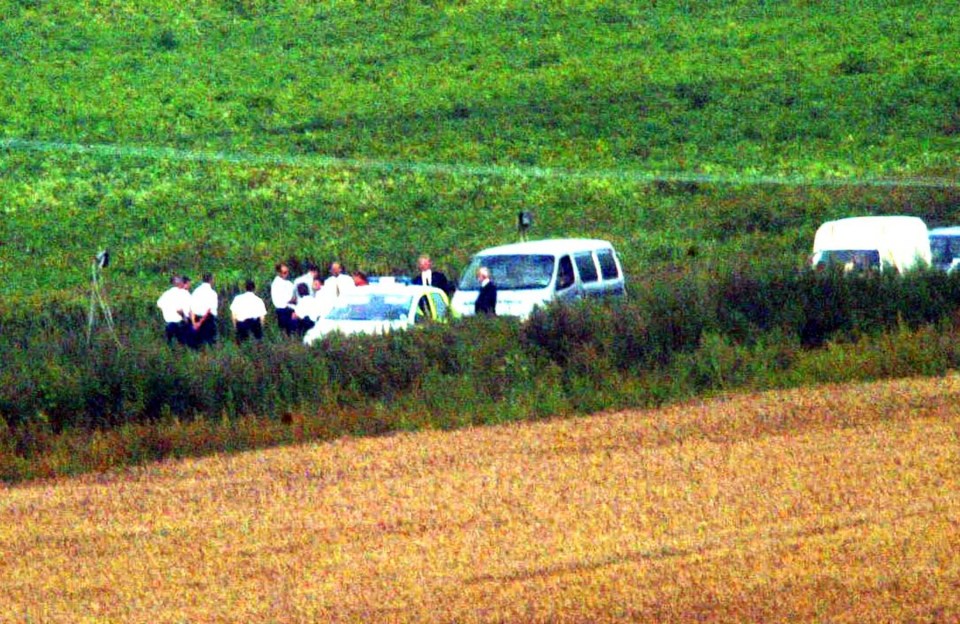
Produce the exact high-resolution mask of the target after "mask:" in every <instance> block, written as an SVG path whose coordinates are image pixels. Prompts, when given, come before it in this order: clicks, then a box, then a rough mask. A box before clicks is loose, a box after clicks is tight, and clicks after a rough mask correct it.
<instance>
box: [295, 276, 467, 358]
mask: <svg viewBox="0 0 960 624" xmlns="http://www.w3.org/2000/svg"><path fill="white" fill-rule="evenodd" d="M449 309H450V301H449V299H447V295H446V293H444V292H443V291H442V290H440V289H439V288H435V287H433V286H414V285H406V284H400V283H387V284H370V285H368V286H358V287H357V288H354V289H351V290H350V291H348V292H345V293H343V294H341V295H340V296H339V297H337V300H336V303H334V305H333V307H332V308H331V309H330V310H329V311H328V312H327V313H326V314H324V315H323V316H322V317H320V318H319V319H317V320H316V324H315V325H314V326H313V327H312V328H311V329H310V330H309V331H307V333H306V334H305V335H304V337H303V342H304V344H308V345H309V344H313V343H314V342H316V341H318V340H320V339H321V338H323V337H324V336H326V335H327V334H331V333H333V332H339V333H341V334H343V335H345V336H351V335H355V334H387V333H390V332H393V331H398V330H404V329H407V328H410V327H415V326H417V325H420V324H423V323H430V322H442V321H445V320H446V318H447V313H448V310H449Z"/></svg>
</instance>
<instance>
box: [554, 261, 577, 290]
mask: <svg viewBox="0 0 960 624" xmlns="http://www.w3.org/2000/svg"><path fill="white" fill-rule="evenodd" d="M571 286H573V263H572V262H571V261H570V256H564V257H562V258H560V266H559V267H558V268H557V290H565V289H567V288H570V287H571Z"/></svg>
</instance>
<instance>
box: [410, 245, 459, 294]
mask: <svg viewBox="0 0 960 624" xmlns="http://www.w3.org/2000/svg"><path fill="white" fill-rule="evenodd" d="M417 269H419V270H420V272H419V273H418V274H417V276H416V277H414V278H413V283H414V284H416V285H417V286H436V287H437V288H439V289H440V290H442V291H443V292H445V293H447V294H448V295H449V294H450V292H451V290H452V289H451V288H450V282H449V281H448V280H447V276H446V275H444V274H443V273H441V272H440V271H434V270H433V262H432V261H431V260H430V256H427V255H423V256H420V257H419V258H417Z"/></svg>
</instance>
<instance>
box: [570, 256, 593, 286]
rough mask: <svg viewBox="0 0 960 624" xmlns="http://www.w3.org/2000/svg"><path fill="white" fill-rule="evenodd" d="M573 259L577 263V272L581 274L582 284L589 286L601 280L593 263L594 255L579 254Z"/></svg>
mask: <svg viewBox="0 0 960 624" xmlns="http://www.w3.org/2000/svg"><path fill="white" fill-rule="evenodd" d="M573 259H574V261H575V262H576V263H577V272H578V273H580V281H581V282H583V283H584V284H589V283H590V282H595V281H597V280H598V279H600V276H599V275H598V274H597V265H595V264H594V263H593V254H591V253H585V254H577V255H576V256H574V257H573Z"/></svg>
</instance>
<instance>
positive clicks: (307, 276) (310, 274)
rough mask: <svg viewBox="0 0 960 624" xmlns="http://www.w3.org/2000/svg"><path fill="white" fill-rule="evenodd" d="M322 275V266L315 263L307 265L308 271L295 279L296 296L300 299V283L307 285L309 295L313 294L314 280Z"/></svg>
mask: <svg viewBox="0 0 960 624" xmlns="http://www.w3.org/2000/svg"><path fill="white" fill-rule="evenodd" d="M318 275H320V268H319V267H318V266H317V265H315V264H312V263H311V264H308V265H307V272H306V273H304V274H303V275H301V276H300V277H298V278H297V279H295V280H293V288H294V297H296V298H297V299H300V284H306V285H307V296H308V297H309V296H312V295H313V280H315V279H317V276H318Z"/></svg>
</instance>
